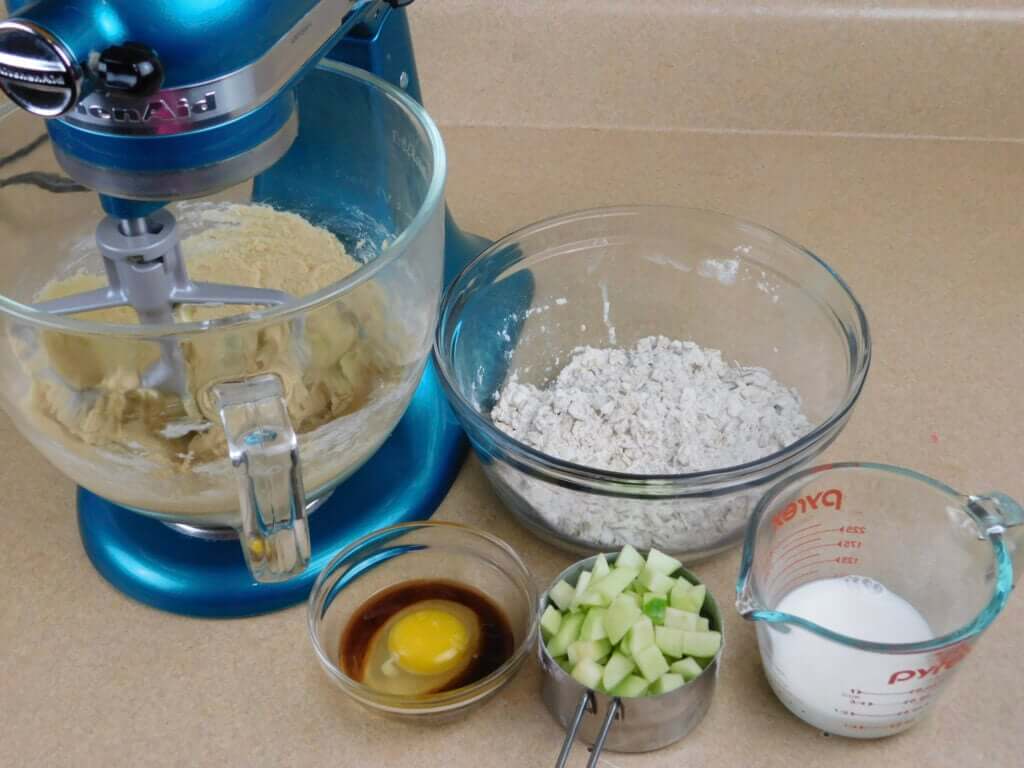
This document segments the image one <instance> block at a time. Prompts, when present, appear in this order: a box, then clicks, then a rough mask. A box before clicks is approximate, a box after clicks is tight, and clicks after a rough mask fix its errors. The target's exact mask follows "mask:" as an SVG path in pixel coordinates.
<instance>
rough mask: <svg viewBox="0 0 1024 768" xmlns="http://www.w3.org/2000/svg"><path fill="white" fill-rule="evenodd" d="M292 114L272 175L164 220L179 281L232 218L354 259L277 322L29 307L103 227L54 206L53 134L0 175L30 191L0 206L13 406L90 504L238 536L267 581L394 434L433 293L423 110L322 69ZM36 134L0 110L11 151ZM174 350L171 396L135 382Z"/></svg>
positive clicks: (365, 81)
mask: <svg viewBox="0 0 1024 768" xmlns="http://www.w3.org/2000/svg"><path fill="white" fill-rule="evenodd" d="M298 104H299V133H298V138H297V139H296V141H295V143H294V145H293V146H292V148H291V149H290V150H289V152H288V153H287V154H286V155H285V156H284V157H283V158H282V160H280V161H279V162H278V163H277V164H276V165H275V166H273V167H272V168H270V169H269V170H268V171H267V172H266V173H264V174H262V175H261V176H259V177H257V178H256V179H254V180H251V181H249V182H247V183H245V184H243V185H240V186H238V187H235V188H233V189H230V190H228V191H226V192H224V193H221V194H219V195H217V196H216V197H213V198H204V199H201V200H197V201H188V202H184V203H177V204H174V205H171V206H170V210H171V211H172V212H173V213H174V214H175V216H176V218H177V226H178V229H179V232H180V236H181V240H182V242H183V245H182V249H183V252H184V255H185V263H186V265H188V264H189V262H190V258H189V252H190V245H189V242H188V238H189V237H190V236H193V235H202V234H203V233H206V234H207V235H209V230H210V229H211V228H217V227H221V228H231V227H233V226H236V225H237V224H238V221H237V220H236V219H237V217H235V213H237V212H238V211H239V210H240V209H239V208H238V207H237V204H239V203H242V204H245V203H256V204H262V205H269V206H271V207H272V208H274V209H276V210H277V211H283V212H288V213H293V214H299V215H301V216H302V217H303V219H305V221H306V222H309V224H312V225H315V226H316V227H320V228H323V229H325V230H327V231H329V232H330V233H332V234H333V235H334V236H336V238H337V239H338V240H339V241H340V242H341V243H342V244H343V245H344V247H345V249H346V250H347V252H348V254H349V256H351V257H352V259H354V260H355V262H356V263H352V264H350V265H348V266H347V267H346V269H348V270H349V273H348V274H347V275H346V276H344V277H343V278H342V279H340V280H337V281H334V282H332V283H330V284H328V285H326V286H323V287H321V288H320V289H319V290H316V291H315V292H312V293H309V294H307V295H303V296H300V297H296V298H295V299H294V300H292V301H289V302H287V303H285V304H283V305H281V306H277V307H272V308H265V307H264V308H258V307H243V308H234V309H232V308H225V307H221V308H219V309H218V310H216V311H214V312H212V314H213V315H214V316H212V317H211V316H209V314H208V315H200V316H199V317H200V318H201V319H195V317H196V316H195V314H194V313H193V314H188V313H184V314H180V315H179V318H178V319H179V320H184V321H185V322H178V323H175V324H167V325H145V326H141V325H138V324H137V323H133V322H131V321H130V320H129V322H128V323H126V324H116V323H113V322H98V321H97V320H96V319H95V316H93V315H90V314H79V315H75V316H67V317H61V316H57V315H54V314H49V313H45V312H40V311H37V310H35V309H33V308H32V307H31V306H30V305H31V304H33V303H34V302H37V301H38V300H39V296H40V291H41V290H42V289H44V288H45V287H46V286H48V285H51V284H52V283H53V281H54V280H57V281H62V280H67V279H69V278H74V279H78V278H79V277H80V276H81V275H83V274H85V275H96V276H102V275H103V274H104V273H103V269H104V267H103V263H102V262H103V260H102V258H101V257H100V255H99V252H98V250H97V247H96V244H95V230H96V226H97V223H98V222H99V221H100V220H101V218H102V217H103V212H102V210H101V208H100V204H99V200H98V198H97V196H96V195H95V194H93V193H91V192H88V191H75V192H68V193H65V194H56V193H55V191H54V190H53V184H52V183H51V184H47V183H46V176H45V175H46V174H57V173H59V169H58V167H57V165H56V161H55V160H54V159H53V156H52V152H51V151H50V149H49V147H48V145H47V144H46V142H45V140H43V141H41V143H39V145H38V146H37V147H35V148H33V149H30V150H28V151H26V152H25V153H24V154H23V155H21V156H15V157H13V158H12V159H11V160H10V161H9V162H8V163H7V167H6V168H5V169H4V173H5V175H7V176H8V178H10V177H12V176H18V175H21V174H28V176H27V177H22V178H27V179H28V180H32V179H36V180H40V179H41V180H42V182H43V186H42V187H41V186H40V185H39V184H14V185H8V186H6V188H4V189H2V191H0V242H2V243H3V246H2V247H3V253H4V258H3V259H2V260H0V294H2V296H0V399H2V403H3V407H4V409H5V410H6V411H7V413H8V414H9V415H10V417H11V419H12V420H13V422H14V423H15V425H16V426H17V428H18V429H19V431H20V432H21V433H22V434H23V435H24V436H25V437H26V438H27V439H28V440H29V441H30V442H31V443H32V444H33V445H34V446H35V447H36V448H37V449H38V450H39V451H40V452H41V453H42V454H43V455H44V456H45V457H46V458H47V459H48V460H49V461H50V462H52V463H53V464H54V465H55V466H56V467H57V468H59V469H60V470H61V471H62V472H64V473H65V474H67V475H68V476H69V477H70V478H71V479H72V480H74V481H75V482H76V483H78V484H80V485H81V486H84V487H85V488H87V489H88V490H90V491H92V492H94V493H96V494H98V495H100V496H102V497H105V498H106V499H109V500H111V501H113V502H115V503H117V504H120V505H122V506H125V507H128V508H130V509H133V510H135V511H138V512H140V513H142V514H145V515H150V516H155V517H158V518H161V519H163V520H165V521H170V522H184V523H187V524H188V525H191V526H230V527H234V528H236V529H240V530H241V531H242V534H243V552H245V554H246V558H247V562H248V564H249V567H250V569H251V570H252V571H253V573H254V575H255V576H256V577H257V579H258V580H261V581H273V580H278V579H280V578H285V577H287V576H289V575H292V574H294V573H297V572H298V571H301V570H302V567H303V566H304V563H305V558H308V551H309V542H308V534H307V533H306V530H305V518H304V512H305V507H306V506H307V505H310V504H313V503H315V502H316V501H317V500H318V499H320V498H323V497H325V496H326V495H327V494H328V493H329V492H330V491H331V490H332V489H333V488H334V487H335V486H336V485H337V484H339V483H340V482H342V481H343V480H345V479H346V478H347V477H348V476H349V475H350V474H351V473H353V472H354V471H355V470H356V469H358V468H359V466H360V465H361V464H363V462H364V461H365V460H366V459H367V458H369V457H370V456H371V455H372V454H373V453H374V452H375V451H376V450H377V448H378V447H379V446H380V445H381V444H382V443H383V442H384V440H385V439H386V438H387V437H388V435H389V434H390V432H391V431H392V429H393V428H394V427H395V425H396V423H397V422H398V421H399V419H400V418H401V416H402V414H403V412H404V411H405V409H406V406H407V405H408V403H409V401H410V398H411V397H412V395H413V393H414V391H415V389H416V387H417V384H418V382H419V380H420V376H421V374H422V372H423V369H424V365H425V363H426V360H427V355H428V352H429V349H430V343H431V338H432V331H433V328H434V323H435V319H436V312H437V305H438V300H439V297H440V293H441V287H442V271H443V239H444V234H443V226H444V222H443V218H444V182H445V172H446V167H445V155H444V149H443V145H442V142H441V138H440V135H439V133H438V131H437V129H436V127H435V126H434V124H433V122H432V121H431V120H430V118H429V117H428V115H427V114H426V112H424V111H423V109H422V108H421V107H420V106H419V105H418V104H416V103H415V102H414V101H413V100H411V99H410V98H408V97H407V96H405V94H403V93H401V92H400V91H398V90H397V89H395V88H393V87H391V86H389V85H388V84H386V83H384V82H383V81H381V80H379V79H377V78H375V77H373V76H372V75H368V74H367V73H365V72H362V71H361V70H358V69H355V68H351V67H348V66H345V65H342V64H336V63H333V62H325V63H323V64H321V65H320V66H319V67H317V69H316V70H315V71H313V72H312V73H310V74H309V75H308V76H307V77H306V78H305V79H304V80H303V82H302V83H301V84H300V86H299V87H298ZM44 133H45V131H44V128H43V126H42V125H41V123H40V122H39V121H38V120H37V119H36V118H33V117H31V116H29V115H27V114H25V113H23V112H21V111H19V110H17V109H15V108H14V107H13V106H12V105H11V104H9V103H4V104H0V145H2V146H3V147H5V148H7V150H8V151H11V150H13V149H14V148H16V147H21V146H23V145H26V146H27V145H28V143H29V142H30V141H32V140H33V139H34V138H35V137H37V136H43V135H44ZM51 181H52V177H51ZM43 187H49V188H48V189H47V188H43ZM233 206H235V207H233ZM245 210H252V209H251V208H249V207H246V208H245ZM260 210H266V209H260ZM293 221H294V219H293ZM275 226H276V224H275ZM215 234H216V233H215ZM286 245H287V243H286ZM275 247H277V246H275ZM280 251H281V252H279V253H278V252H276V251H275V252H274V253H273V254H272V257H273V259H274V260H276V259H280V260H285V261H287V260H288V259H289V258H290V255H291V254H290V253H289V252H288V251H289V248H287V247H286V248H281V249H280ZM302 268H303V267H302V265H301V264H298V263H296V264H295V266H294V268H293V267H292V265H291V264H287V265H286V267H285V268H284V269H283V270H281V271H282V273H285V274H287V273H288V272H291V271H293V269H294V270H298V269H302ZM233 281H234V282H238V283H244V282H245V275H244V274H241V272H240V273H239V274H238V276H237V279H235V280H233ZM260 287H267V286H260ZM270 287H274V286H270ZM190 309H191V308H190ZM204 310H205V308H204ZM119 311H121V312H127V313H128V317H129V318H131V311H130V310H128V309H124V310H119ZM190 318H192V319H191V321H189V319H190ZM168 344H173V345H174V346H175V348H177V349H179V350H181V354H182V356H183V358H184V359H185V361H186V362H187V368H188V392H187V393H185V394H184V396H182V397H175V396H173V395H168V394H167V393H163V392H155V391H152V390H147V389H146V388H145V387H143V386H142V384H141V383H140V372H141V371H144V370H146V368H147V366H151V365H152V364H153V362H154V361H156V360H158V359H160V354H161V348H166V347H167V345H168Z"/></svg>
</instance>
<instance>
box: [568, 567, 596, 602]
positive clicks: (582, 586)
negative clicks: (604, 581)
mask: <svg viewBox="0 0 1024 768" xmlns="http://www.w3.org/2000/svg"><path fill="white" fill-rule="evenodd" d="M591 578H592V577H591V575H590V571H583V573H581V574H580V575H579V578H577V579H576V589H574V590H573V596H572V602H570V603H569V610H571V611H576V610H579V608H580V598H582V597H583V593H584V592H586V591H587V585H588V584H590V579H591Z"/></svg>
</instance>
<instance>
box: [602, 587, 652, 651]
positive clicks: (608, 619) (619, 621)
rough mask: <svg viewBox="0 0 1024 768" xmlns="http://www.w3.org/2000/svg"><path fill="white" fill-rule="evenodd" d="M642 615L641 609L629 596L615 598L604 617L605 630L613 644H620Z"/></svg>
mask: <svg viewBox="0 0 1024 768" xmlns="http://www.w3.org/2000/svg"><path fill="white" fill-rule="evenodd" d="M642 615H643V614H642V613H641V612H640V608H639V607H638V606H637V605H636V603H634V602H633V601H632V600H631V599H630V597H629V596H628V595H619V596H618V597H617V598H615V602H613V603H612V604H611V606H610V607H609V608H608V610H607V611H605V615H604V628H605V631H606V632H607V633H608V639H609V640H610V641H611V642H612V644H613V645H615V644H617V643H619V642H620V641H621V640H622V638H623V637H625V636H626V633H627V632H628V631H629V628H630V627H632V626H633V624H635V623H636V621H637V620H638V619H639V618H640V617H641V616H642Z"/></svg>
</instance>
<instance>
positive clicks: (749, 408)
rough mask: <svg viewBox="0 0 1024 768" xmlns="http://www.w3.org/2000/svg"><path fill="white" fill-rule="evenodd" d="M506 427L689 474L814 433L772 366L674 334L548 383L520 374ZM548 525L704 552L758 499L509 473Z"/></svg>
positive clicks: (614, 461)
mask: <svg viewBox="0 0 1024 768" xmlns="http://www.w3.org/2000/svg"><path fill="white" fill-rule="evenodd" d="M491 418H492V419H493V420H494V423H495V425H496V426H497V427H498V428H499V429H501V430H502V431H504V432H506V433H507V434H509V435H511V436H513V437H515V438H516V439H518V440H520V441H521V442H524V443H526V444H527V445H530V446H531V447H533V448H536V449H538V450H540V451H543V452H544V453H547V454H549V455H552V456H555V457H557V458H559V459H563V460H565V461H571V462H573V463H576V464H581V465H584V466H587V467H591V468H595V469H605V470H613V471H616V472H625V473H630V474H681V473H689V472H699V471H703V470H710V469H721V468H725V467H731V466H735V465H737V464H743V463H746V462H749V461H755V460H757V459H760V458H762V457H764V456H767V455H768V454H771V453H774V452H775V451H777V450H780V449H781V448H783V447H785V446H787V445H789V444H791V443H792V442H794V441H795V440H797V439H798V438H799V437H801V436H802V435H804V434H806V433H807V432H808V431H810V429H811V424H810V422H809V421H808V420H807V417H806V416H805V415H804V413H803V411H802V408H801V402H800V398H799V395H798V394H797V393H796V392H795V391H793V390H792V389H789V388H787V387H785V386H783V385H782V384H780V383H779V382H777V381H776V380H775V379H774V378H772V376H771V374H769V373H768V371H766V370H765V369H763V368H753V367H746V366H741V365H735V364H731V363H728V362H726V361H725V360H724V359H723V358H722V353H721V352H719V351H718V350H714V349H705V348H702V347H700V346H699V345H697V344H695V343H694V342H692V341H672V340H669V339H667V338H665V337H663V336H658V337H653V336H652V337H649V338H645V339H641V340H640V341H638V342H637V343H636V345H635V346H633V347H632V348H629V349H617V348H612V349H595V348H592V347H584V348H581V349H577V350H576V351H575V352H574V353H573V356H572V359H571V360H570V361H569V363H568V364H567V365H566V366H565V367H564V368H562V370H561V371H560V372H559V374H558V375H557V377H556V378H555V379H554V380H553V381H552V382H551V383H550V384H549V385H547V386H545V387H543V388H538V387H535V386H533V385H529V384H522V383H520V382H519V380H518V378H517V377H516V376H514V375H513V376H512V377H511V379H510V380H509V381H508V383H507V384H506V385H505V386H504V387H503V389H502V391H501V392H500V393H499V397H498V401H497V403H496V405H495V407H494V409H493V410H492V412H491ZM506 475H507V476H506V477H504V478H501V479H502V481H504V482H508V483H509V484H510V485H513V486H515V488H516V490H517V491H518V492H519V493H521V494H523V495H524V496H525V497H526V498H527V499H528V500H529V501H530V503H531V505H532V506H533V508H534V509H535V510H536V511H537V512H538V513H539V514H540V515H541V516H543V517H544V518H545V520H546V522H548V523H549V524H551V525H552V526H554V527H555V528H557V529H558V530H560V531H562V532H564V533H567V534H569V535H571V536H576V537H579V538H581V539H584V540H586V541H587V542H591V543H595V544H598V545H603V546H611V545H618V544H622V543H631V544H634V545H637V546H652V545H658V546H668V547H670V548H673V549H683V550H684V549H687V548H700V547H703V546H709V545H712V544H714V543H715V542H716V541H718V540H719V539H720V538H722V537H724V536H727V535H729V534H730V532H731V531H733V530H734V529H735V528H736V527H737V525H742V522H743V521H744V520H745V519H746V516H747V514H748V513H749V509H750V498H749V497H747V496H743V495H740V496H736V497H733V498H726V499H722V500H718V501H709V502H708V501H700V500H692V501H691V500H665V501H660V500H645V501H637V500H631V499H611V498H604V499H596V498H594V497H591V499H588V500H586V501H584V500H583V499H581V497H580V495H579V494H576V493H573V492H570V491H568V490H566V489H562V488H558V487H556V486H553V485H550V484H547V483H544V482H541V481H536V480H533V479H532V478H528V477H526V476H525V475H518V476H513V475H512V474H511V473H506Z"/></svg>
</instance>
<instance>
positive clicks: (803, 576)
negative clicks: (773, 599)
mask: <svg viewBox="0 0 1024 768" xmlns="http://www.w3.org/2000/svg"><path fill="white" fill-rule="evenodd" d="M830 562H832V561H831V560H821V561H820V562H818V563H813V564H812V565H810V566H808V567H805V568H803V569H802V570H800V571H797V572H796V573H794V574H793V575H792V577H791V578H790V579H789V580H788V581H786V582H785V583H784V584H783V585H782V588H781V589H779V592H780V593H782V594H783V595H785V594H788V593H789V591H790V590H792V589H793V588H795V587H798V586H800V585H801V584H803V583H804V582H805V581H807V580H808V579H810V577H811V576H817V575H818V566H819V565H822V564H824V563H830Z"/></svg>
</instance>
